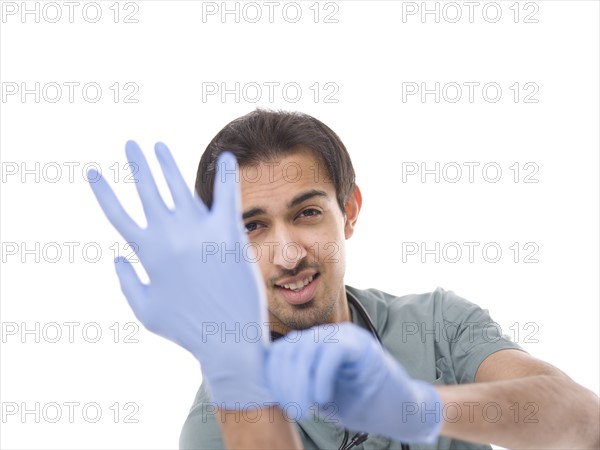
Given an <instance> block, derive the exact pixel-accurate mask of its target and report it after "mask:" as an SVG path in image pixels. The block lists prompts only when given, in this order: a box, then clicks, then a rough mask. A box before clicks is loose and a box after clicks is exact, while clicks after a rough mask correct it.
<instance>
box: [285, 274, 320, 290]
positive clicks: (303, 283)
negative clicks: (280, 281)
mask: <svg viewBox="0 0 600 450" xmlns="http://www.w3.org/2000/svg"><path fill="white" fill-rule="evenodd" d="M313 278H314V275H311V276H310V277H308V278H305V279H304V280H302V281H298V282H296V283H290V284H284V285H283V287H284V288H286V289H291V290H292V291H299V290H301V289H302V288H304V286H306V285H307V284H308V283H310V282H311V281H312V280H313Z"/></svg>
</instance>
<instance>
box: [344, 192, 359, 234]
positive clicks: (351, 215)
mask: <svg viewBox="0 0 600 450" xmlns="http://www.w3.org/2000/svg"><path fill="white" fill-rule="evenodd" d="M361 206H362V194H361V193H360V189H359V187H358V186H356V188H355V189H354V192H353V193H352V195H351V196H350V197H348V199H347V200H346V203H344V211H345V212H346V223H345V224H344V235H345V236H346V239H350V238H351V237H352V235H353V234H354V226H355V225H356V221H357V220H358V213H359V212H360V207H361Z"/></svg>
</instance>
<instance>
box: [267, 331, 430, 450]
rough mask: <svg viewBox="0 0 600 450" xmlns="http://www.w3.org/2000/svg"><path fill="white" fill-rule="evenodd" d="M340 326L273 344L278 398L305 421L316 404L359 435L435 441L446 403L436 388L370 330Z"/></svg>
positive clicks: (271, 368)
mask: <svg viewBox="0 0 600 450" xmlns="http://www.w3.org/2000/svg"><path fill="white" fill-rule="evenodd" d="M335 325H336V326H337V327H338V328H337V330H336V333H335V334H334V335H332V334H331V326H332V325H331V324H329V325H327V327H328V328H327V330H319V331H318V332H313V331H314V330H312V329H309V330H304V331H303V332H302V334H301V336H300V338H299V339H297V340H296V339H294V340H286V339H285V338H283V339H279V340H278V341H276V342H274V343H273V345H272V346H271V349H270V351H269V355H268V357H267V379H268V380H269V386H270V388H271V390H272V392H273V394H274V396H275V398H276V400H277V401H279V402H280V403H283V404H286V403H292V402H295V403H296V404H297V405H298V406H299V409H300V411H301V412H302V413H303V416H302V418H305V417H307V415H308V412H309V411H311V408H312V410H314V409H315V404H317V405H318V407H319V408H320V409H321V410H322V411H323V412H327V413H328V417H333V416H334V414H333V413H332V410H333V411H335V416H337V418H339V420H340V422H341V424H342V425H343V426H345V427H346V428H349V429H351V430H354V431H364V432H368V433H376V434H381V435H385V436H388V437H390V438H393V439H395V440H397V441H401V442H415V443H416V442H423V443H428V444H431V443H434V442H436V439H437V436H438V434H439V430H440V428H441V414H440V412H441V406H442V405H441V400H440V397H439V395H438V393H437V392H436V390H435V389H434V388H433V386H432V385H430V384H429V383H426V382H424V381H420V380H413V379H411V378H410V377H409V376H408V374H407V373H406V372H405V370H404V369H403V368H402V366H401V365H400V364H399V363H398V362H397V361H396V360H395V359H394V358H393V357H392V356H391V355H390V354H389V353H387V352H386V351H385V350H384V349H382V348H381V346H380V345H379V343H378V342H377V341H376V340H375V339H374V337H373V336H371V334H370V333H368V332H367V331H365V330H363V329H362V328H360V327H358V326H356V325H353V324H351V323H348V322H344V323H338V324H335ZM323 337H327V339H323ZM332 341H335V342H332ZM332 403H333V405H332Z"/></svg>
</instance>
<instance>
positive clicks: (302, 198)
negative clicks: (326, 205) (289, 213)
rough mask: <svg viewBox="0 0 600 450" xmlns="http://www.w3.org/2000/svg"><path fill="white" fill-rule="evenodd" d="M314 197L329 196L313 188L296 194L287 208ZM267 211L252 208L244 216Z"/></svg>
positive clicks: (257, 214) (248, 217)
mask: <svg viewBox="0 0 600 450" xmlns="http://www.w3.org/2000/svg"><path fill="white" fill-rule="evenodd" d="M313 197H327V193H326V192H325V191H319V190H317V189H311V190H310V191H306V192H303V193H301V194H298V195H296V196H295V197H294V198H293V199H292V200H291V201H290V202H289V203H288V204H287V208H288V209H291V208H293V207H294V206H298V205H299V204H301V203H303V202H305V201H306V200H309V199H311V198H313ZM266 213H267V212H266V211H265V210H264V209H263V208H252V209H250V210H248V211H246V212H244V214H242V218H243V219H244V220H246V219H250V218H251V217H254V216H259V215H262V214H266Z"/></svg>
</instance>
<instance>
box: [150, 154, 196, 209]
mask: <svg viewBox="0 0 600 450" xmlns="http://www.w3.org/2000/svg"><path fill="white" fill-rule="evenodd" d="M154 151H155V153H156V158H157V159H158V162H159V164H160V168H161V170H162V173H163V175H164V176H165V180H166V181H167V185H168V186H169V190H170V191H171V196H172V197H173V203H175V207H176V208H187V207H189V206H190V204H191V202H192V200H193V196H192V194H191V192H190V190H189V189H188V187H187V185H186V184H185V181H184V179H183V176H182V175H181V172H180V171H179V168H178V167H177V163H176V162H175V159H174V158H173V155H172V154H171V151H170V150H169V148H168V147H167V146H166V145H165V144H163V143H162V142H157V143H156V145H155V146H154Z"/></svg>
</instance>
